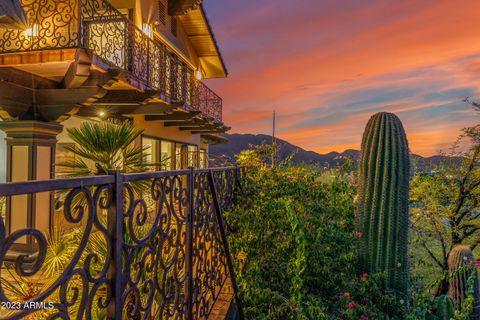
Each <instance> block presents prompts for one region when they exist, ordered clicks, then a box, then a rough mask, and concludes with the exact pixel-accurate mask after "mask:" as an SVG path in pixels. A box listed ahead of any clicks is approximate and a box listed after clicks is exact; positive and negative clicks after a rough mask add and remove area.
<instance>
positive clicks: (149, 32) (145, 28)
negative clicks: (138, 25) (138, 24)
mask: <svg viewBox="0 0 480 320" xmlns="http://www.w3.org/2000/svg"><path fill="white" fill-rule="evenodd" d="M142 30H143V32H144V33H145V34H146V35H147V36H148V37H149V38H153V29H152V25H151V24H148V23H144V24H142Z"/></svg>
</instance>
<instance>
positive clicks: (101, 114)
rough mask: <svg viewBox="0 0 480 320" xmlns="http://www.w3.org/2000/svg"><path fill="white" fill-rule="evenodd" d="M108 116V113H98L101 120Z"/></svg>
mask: <svg viewBox="0 0 480 320" xmlns="http://www.w3.org/2000/svg"><path fill="white" fill-rule="evenodd" d="M106 115H107V113H106V112H105V111H100V112H98V116H99V117H100V118H104V117H105V116H106Z"/></svg>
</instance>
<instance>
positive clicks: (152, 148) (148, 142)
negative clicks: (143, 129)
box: [142, 138, 160, 169]
mask: <svg viewBox="0 0 480 320" xmlns="http://www.w3.org/2000/svg"><path fill="white" fill-rule="evenodd" d="M142 145H143V147H146V148H145V161H146V162H147V163H149V164H152V165H154V166H152V169H153V168H155V167H157V166H158V165H159V162H160V161H159V160H160V159H159V157H158V155H159V151H160V148H159V147H160V146H159V141H158V140H157V139H151V138H143V139H142Z"/></svg>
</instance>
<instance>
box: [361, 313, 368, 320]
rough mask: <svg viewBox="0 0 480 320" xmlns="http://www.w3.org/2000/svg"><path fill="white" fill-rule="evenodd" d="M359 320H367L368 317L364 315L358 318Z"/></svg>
mask: <svg viewBox="0 0 480 320" xmlns="http://www.w3.org/2000/svg"><path fill="white" fill-rule="evenodd" d="M360 319H362V320H368V317H367V316H366V315H364V314H362V315H361V316H360Z"/></svg>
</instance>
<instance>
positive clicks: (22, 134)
mask: <svg viewBox="0 0 480 320" xmlns="http://www.w3.org/2000/svg"><path fill="white" fill-rule="evenodd" d="M62 128H63V126H62V125H60V124H57V123H50V122H41V121H25V120H18V121H2V122H0V130H2V131H4V132H5V134H6V135H7V137H6V138H5V140H6V141H7V182H22V181H30V180H48V179H52V178H53V177H54V175H55V172H54V167H55V166H54V165H55V144H56V142H57V139H56V137H57V135H58V134H59V133H60V132H61V131H62ZM52 221H53V193H50V192H42V193H37V194H33V195H19V196H13V197H10V198H9V199H7V209H6V218H5V224H6V228H7V232H8V233H12V232H14V231H16V230H19V229H24V228H35V229H38V230H40V231H42V232H44V233H48V232H49V231H50V230H51V227H52ZM31 241H32V239H25V240H23V239H22V243H18V245H17V247H18V248H19V249H31V248H32V243H31Z"/></svg>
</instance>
